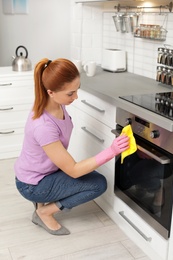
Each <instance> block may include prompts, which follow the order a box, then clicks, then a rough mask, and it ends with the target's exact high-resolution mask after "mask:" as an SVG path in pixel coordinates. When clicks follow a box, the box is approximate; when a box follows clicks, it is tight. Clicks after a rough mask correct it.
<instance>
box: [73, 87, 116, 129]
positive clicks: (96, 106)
mask: <svg viewBox="0 0 173 260" xmlns="http://www.w3.org/2000/svg"><path fill="white" fill-rule="evenodd" d="M74 106H76V107H77V108H79V109H80V110H82V111H84V112H86V113H87V114H89V115H91V116H92V117H94V118H96V119H97V120H99V121H101V122H102V123H103V124H106V125H107V126H109V127H111V128H114V127H115V112H116V108H115V106H114V105H112V104H110V103H108V102H106V101H104V100H102V99H100V98H98V97H96V96H95V95H92V94H90V93H88V92H86V91H83V90H81V89H79V91H78V99H77V100H76V101H75V102H74Z"/></svg>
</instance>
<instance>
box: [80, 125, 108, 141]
mask: <svg viewBox="0 0 173 260" xmlns="http://www.w3.org/2000/svg"><path fill="white" fill-rule="evenodd" d="M81 129H82V130H83V131H85V132H86V133H88V134H89V135H91V136H93V137H94V138H95V139H97V140H98V141H99V142H100V143H104V141H105V140H104V139H101V138H99V137H97V136H96V135H95V134H93V133H91V132H90V131H89V130H88V129H87V128H86V127H85V126H82V127H81Z"/></svg>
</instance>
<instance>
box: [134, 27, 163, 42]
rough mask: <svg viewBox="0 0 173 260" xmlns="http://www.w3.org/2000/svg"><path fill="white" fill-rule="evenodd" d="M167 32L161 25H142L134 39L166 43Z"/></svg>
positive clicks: (137, 29)
mask: <svg viewBox="0 0 173 260" xmlns="http://www.w3.org/2000/svg"><path fill="white" fill-rule="evenodd" d="M166 34H167V30H166V29H165V28H163V27H162V26H160V25H149V24H141V25H140V26H139V27H137V28H136V31H135V33H134V37H137V38H143V39H149V40H154V41H165V40H166Z"/></svg>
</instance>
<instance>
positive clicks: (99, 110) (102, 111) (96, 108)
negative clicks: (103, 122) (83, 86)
mask: <svg viewBox="0 0 173 260" xmlns="http://www.w3.org/2000/svg"><path fill="white" fill-rule="evenodd" d="M81 102H82V103H84V104H85V105H87V106H89V107H92V108H94V109H95V110H97V111H98V112H100V113H105V110H103V109H100V108H98V107H95V106H93V105H92V104H90V103H88V102H87V101H86V100H81Z"/></svg>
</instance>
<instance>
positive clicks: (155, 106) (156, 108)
mask: <svg viewBox="0 0 173 260" xmlns="http://www.w3.org/2000/svg"><path fill="white" fill-rule="evenodd" d="M119 98H121V99H123V100H126V101H128V102H130V103H133V104H134V105H137V106H140V107H142V108H145V109H147V110H149V111H152V112H154V113H156V114H159V115H161V116H163V117H167V118H169V119H171V120H173V92H164V93H152V94H144V95H131V96H120V97H119Z"/></svg>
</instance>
